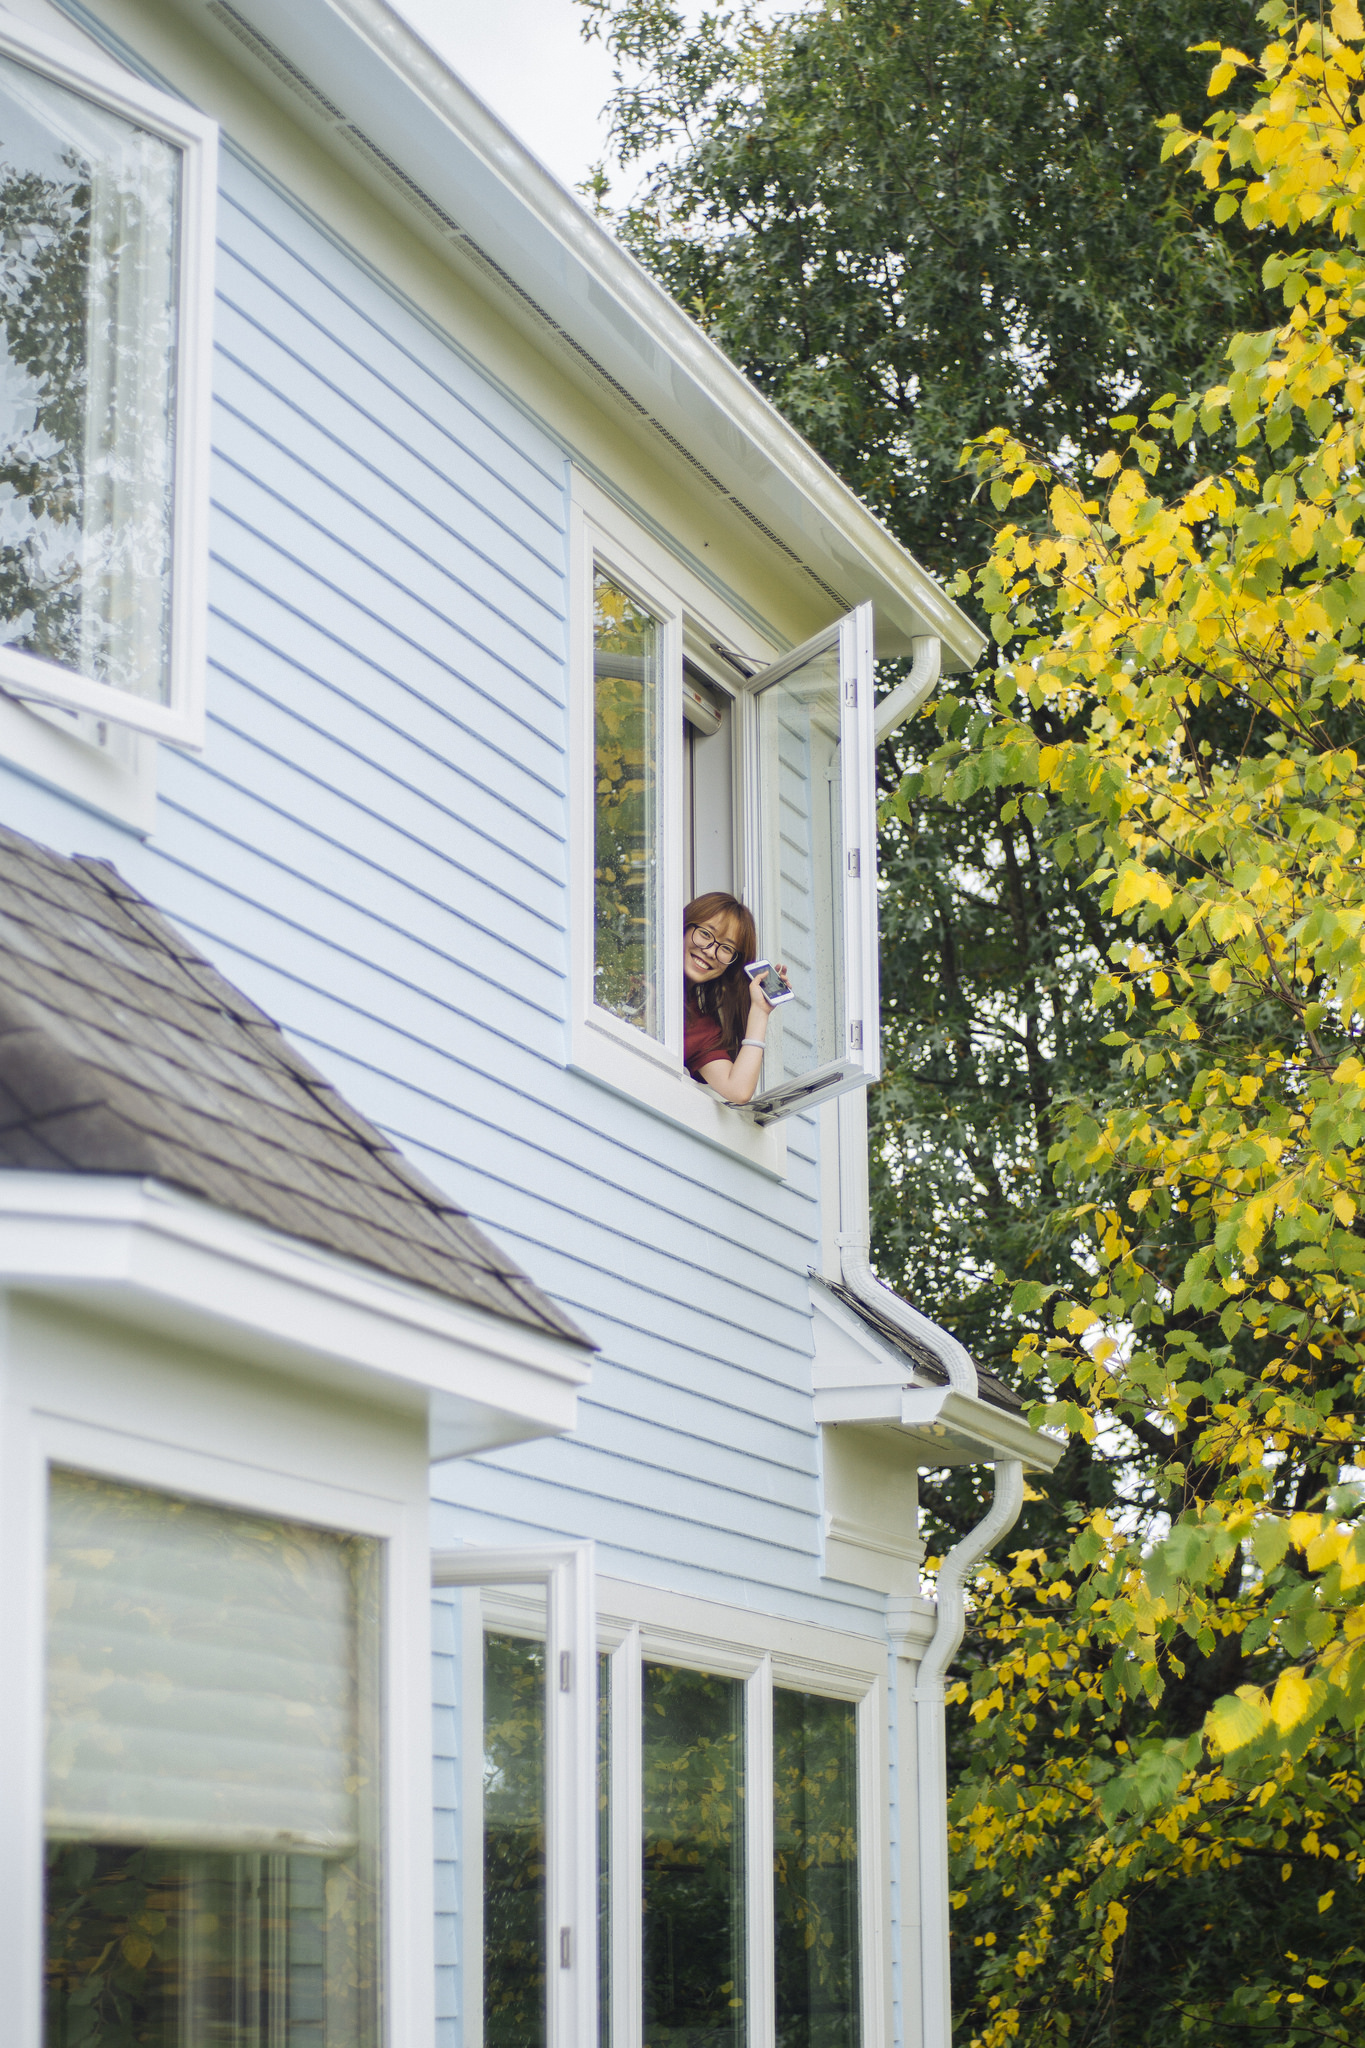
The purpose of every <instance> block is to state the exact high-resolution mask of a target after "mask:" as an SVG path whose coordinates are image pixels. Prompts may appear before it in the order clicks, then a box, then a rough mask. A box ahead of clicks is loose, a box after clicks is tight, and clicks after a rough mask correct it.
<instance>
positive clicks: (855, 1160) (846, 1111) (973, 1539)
mask: <svg viewBox="0 0 1365 2048" xmlns="http://www.w3.org/2000/svg"><path fill="white" fill-rule="evenodd" d="M937 644H938V643H937V642H935V643H934V645H935V647H937ZM889 701H890V700H889V699H888V702H889ZM907 715H908V714H907ZM837 1108H838V1112H839V1122H838V1142H839V1233H838V1243H839V1271H840V1276H841V1278H842V1280H843V1283H844V1285H845V1287H847V1288H848V1290H849V1292H850V1294H856V1295H857V1296H858V1297H859V1299H860V1300H862V1301H865V1302H866V1303H867V1304H868V1306H869V1307H870V1308H874V1309H876V1310H877V1311H878V1313H879V1314H881V1315H883V1316H886V1317H887V1318H888V1320H889V1321H891V1322H894V1323H896V1324H897V1325H898V1326H899V1327H900V1328H901V1329H902V1330H904V1331H905V1332H906V1334H907V1336H910V1337H914V1338H917V1339H918V1340H919V1342H920V1343H921V1344H925V1345H927V1346H928V1348H929V1349H930V1350H931V1351H932V1352H933V1353H934V1355H935V1356H936V1357H937V1358H940V1359H941V1360H942V1361H943V1365H944V1368H945V1370H946V1372H947V1374H948V1384H949V1385H950V1386H951V1387H953V1388H955V1389H956V1390H957V1391H958V1392H959V1393H963V1394H969V1395H970V1396H971V1397H972V1399H973V1400H975V1399H976V1398H977V1397H978V1388H977V1377H976V1365H975V1363H974V1361H973V1359H972V1356H971V1353H970V1352H969V1351H968V1350H967V1348H966V1346H965V1345H963V1344H960V1343H959V1342H958V1341H957V1339H956V1338H955V1337H954V1336H953V1335H952V1334H951V1333H950V1332H949V1331H947V1330H944V1329H941V1328H940V1327H939V1326H938V1324H937V1323H931V1322H930V1321H929V1319H928V1317H927V1316H923V1315H921V1314H920V1313H919V1311H918V1310H917V1309H913V1308H911V1306H910V1304H909V1302H906V1301H902V1300H901V1298H900V1296H899V1295H898V1294H896V1293H895V1292H894V1291H893V1290H892V1289H891V1288H889V1287H888V1286H886V1284H885V1282H884V1281H881V1280H879V1279H878V1278H877V1275H876V1274H875V1273H874V1272H873V1270H872V1265H871V1260H870V1256H869V1251H870V1218H869V1213H868V1186H867V1097H866V1095H865V1094H864V1093H863V1091H862V1090H861V1089H858V1090H856V1091H854V1092H853V1093H851V1094H848V1095H841V1096H840V1097H839V1098H838V1102H837ZM1023 1505H1024V1467H1023V1464H1022V1463H1021V1461H1020V1460H1019V1459H1018V1458H1002V1459H998V1460H997V1461H996V1464H995V1493H994V1498H993V1499H992V1502H991V1506H990V1509H989V1510H988V1512H987V1513H986V1514H985V1515H983V1516H982V1518H981V1520H980V1521H979V1522H978V1523H977V1524H976V1526H975V1527H974V1528H972V1529H969V1530H968V1532H967V1534H966V1535H965V1536H964V1537H963V1538H962V1541H961V1542H960V1543H955V1544H954V1545H953V1548H952V1549H951V1550H950V1551H949V1552H948V1555H947V1556H946V1557H945V1558H944V1560H943V1564H942V1566H941V1568H940V1570H939V1575H938V1612H937V1616H936V1619H935V1624H934V1633H933V1635H932V1637H931V1638H930V1640H929V1643H928V1646H927V1647H926V1649H925V1652H924V1655H923V1657H922V1658H921V1659H920V1662H919V1665H918V1668H917V1671H916V1677H915V1685H914V1690H913V1693H912V1695H911V1698H912V1701H913V1705H914V1712H915V1757H916V1794H917V1796H916V1801H915V1805H916V1812H917V1818H918V1824H919V1891H920V1900H919V1924H920V1955H919V1964H920V2024H921V2033H920V2038H919V2042H918V2044H917V2048H949V2044H950V2038H951V2035H952V2025H953V2016H952V1979H951V1973H950V1969H949V1960H948V1745H947V1735H946V1730H945V1725H944V1703H943V1691H944V1678H945V1675H946V1673H947V1670H948V1666H949V1665H950V1664H951V1663H952V1661H953V1658H954V1657H955V1656H956V1655H957V1651H958V1646H959V1644H960V1643H961V1641H962V1632H963V1629H964V1627H965V1625H966V1607H965V1599H964V1592H965V1583H966V1578H967V1574H968V1573H969V1572H970V1571H971V1569H972V1567H973V1565H975V1564H977V1563H978V1562H979V1560H980V1559H981V1558H983V1557H984V1556H985V1555H986V1552H987V1551H988V1550H989V1549H990V1548H991V1546H992V1545H993V1544H995V1543H998V1542H999V1541H1000V1538H1001V1537H1002V1536H1004V1535H1006V1534H1008V1532H1009V1531H1010V1530H1011V1529H1012V1528H1013V1527H1014V1525H1015V1523H1016V1522H1017V1521H1018V1519H1019V1511H1020V1509H1021V1508H1022V1507H1023ZM906 1804H908V1802H906ZM902 1811H904V1807H903V1808H902ZM909 1967H910V1958H909V1957H908V1956H905V1957H903V1958H902V1968H903V1970H904V1971H905V1972H906V1973H907V1974H908V1970H909ZM907 1995H908V1991H907Z"/></svg>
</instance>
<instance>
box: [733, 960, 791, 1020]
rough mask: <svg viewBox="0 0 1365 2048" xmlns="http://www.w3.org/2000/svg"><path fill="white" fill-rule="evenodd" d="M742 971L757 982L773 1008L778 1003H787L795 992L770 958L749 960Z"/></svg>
mask: <svg viewBox="0 0 1365 2048" xmlns="http://www.w3.org/2000/svg"><path fill="white" fill-rule="evenodd" d="M744 972H745V973H746V974H747V975H748V977H749V979H750V981H756V982H757V983H758V985H759V987H760V988H761V989H762V991H763V993H764V995H765V996H766V997H767V998H768V1001H769V1002H770V1003H771V1004H772V1006H773V1008H774V1009H776V1008H777V1006H778V1004H779V1003H789V1002H790V1001H791V1000H792V998H793V996H794V995H795V994H796V990H795V989H794V988H792V987H791V985H790V984H789V983H788V982H786V981H784V980H783V978H782V976H781V975H780V974H779V973H778V971H777V969H776V968H775V967H774V966H773V964H772V961H771V960H751V961H750V962H749V964H748V965H747V967H746V968H745V970H744Z"/></svg>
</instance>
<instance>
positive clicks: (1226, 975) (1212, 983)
mask: <svg viewBox="0 0 1365 2048" xmlns="http://www.w3.org/2000/svg"><path fill="white" fill-rule="evenodd" d="M1209 987H1210V988H1211V989H1212V990H1213V992H1214V994H1215V995H1220V996H1221V995H1224V994H1226V992H1227V991H1228V989H1230V988H1231V987H1232V969H1231V968H1230V967H1229V965H1228V963H1227V961H1226V960H1215V961H1214V963H1213V965H1212V967H1210V969H1209Z"/></svg>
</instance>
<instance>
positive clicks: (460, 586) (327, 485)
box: [213, 350, 565, 661]
mask: <svg viewBox="0 0 1365 2048" xmlns="http://www.w3.org/2000/svg"><path fill="white" fill-rule="evenodd" d="M221 353H222V354H226V353H227V351H226V350H222V351H221ZM255 381H256V382H257V383H258V384H259V383H262V381H263V380H262V379H260V378H257V379H256V380H255ZM266 388H269V387H266ZM274 396H275V397H276V398H277V399H279V402H280V403H281V404H282V405H287V404H288V403H289V401H288V400H287V399H285V398H283V397H282V396H281V394H280V393H279V392H275V393H274ZM213 402H214V405H215V406H216V407H217V408H218V410H219V411H220V412H224V413H226V414H227V416H228V417H229V419H234V420H238V421H240V423H241V425H242V426H244V427H245V428H246V429H247V431H248V432H249V433H251V434H254V435H255V436H256V438H257V439H258V440H261V441H264V442H265V444H266V446H267V447H270V448H274V449H275V450H277V452H278V453H279V454H281V455H282V456H284V458H285V460H286V461H287V462H289V463H291V464H292V465H293V467H294V468H295V469H297V470H301V471H302V473H303V474H304V475H305V476H308V477H312V478H313V480H314V482H315V483H318V484H320V485H321V486H322V488H323V490H325V491H328V492H330V493H331V495H332V496H333V497H334V498H338V499H340V501H341V503H342V504H343V505H349V506H350V507H351V508H352V510H353V511H355V512H358V513H359V514H360V516H361V518H362V519H365V520H368V521H369V523H370V525H371V526H377V527H378V528H379V529H380V530H381V532H384V533H387V534H388V535H389V537H390V538H391V539H392V540H396V541H397V542H399V544H400V545H401V546H402V548H403V549H404V550H405V552H406V553H407V554H409V555H410V556H412V557H413V559H414V560H415V561H418V562H425V563H426V565H427V567H428V568H429V569H432V570H434V572H435V573H436V575H437V576H439V577H440V578H441V579H442V581H443V582H446V583H452V584H454V586H455V588H456V589H457V590H462V591H463V592H464V594H465V596H466V597H470V598H472V599H473V600H474V602H475V604H477V605H478V606H479V608H480V610H481V611H486V612H490V613H491V614H492V615H493V617H494V618H497V619H501V620H502V622H503V624H504V625H505V626H506V627H507V628H508V629H509V631H511V632H513V633H516V634H518V635H519V636H520V637H521V638H522V639H523V640H529V641H530V643H531V645H532V647H537V648H539V649H540V651H541V653H542V654H547V655H549V657H550V659H551V660H552V661H562V659H563V651H562V649H561V648H560V647H557V646H554V645H553V644H551V643H550V642H549V641H545V640H542V639H540V638H539V637H538V635H537V634H535V633H533V632H532V631H531V630H530V628H529V627H527V626H524V625H523V624H522V623H521V621H520V620H519V619H516V618H514V617H513V616H512V614H511V613H510V612H508V611H505V610H504V609H503V607H502V606H501V605H499V604H495V603H494V602H493V601H492V599H491V598H490V596H489V595H488V593H487V591H486V590H481V589H479V588H478V586H477V585H475V584H473V583H469V582H466V581H465V579H464V577H462V576H457V575H456V573H455V571H454V569H453V568H451V567H450V565H449V564H448V563H446V562H442V561H441V560H439V558H438V557H437V556H435V555H433V554H431V553H429V552H428V550H427V549H426V548H424V547H421V546H419V545H418V543H417V541H416V540H415V538H414V537H413V535H412V534H410V533H404V532H403V531H402V529H401V528H400V527H397V526H393V525H391V524H390V522H389V521H388V520H387V519H381V517H380V516H379V514H378V512H376V511H375V509H374V507H373V505H367V504H366V503H365V502H364V501H363V500H362V499H360V498H356V497H353V496H352V494H351V493H350V492H349V491H348V490H345V489H344V488H343V487H342V485H341V484H340V483H339V482H338V481H337V479H336V478H335V477H330V476H328V475H326V473H325V472H324V471H323V470H320V469H317V468H315V466H314V465H313V464H312V463H311V462H308V461H306V460H305V458H304V456H303V455H302V454H301V453H300V452H299V450H298V449H297V448H291V447H289V446H288V445H287V444H286V443H285V442H283V441H281V440H278V439H277V438H276V436H275V435H274V434H270V433H267V431H266V429H265V428H264V427H263V426H262V425H261V424H260V422H259V420H254V419H252V418H251V417H250V416H249V415H248V414H247V413H244V412H242V411H241V410H240V408H239V407H237V406H235V405H234V404H233V403H232V401H231V400H230V399H227V398H225V397H224V396H223V394H222V392H221V391H217V392H215V393H214V398H213ZM294 410H295V411H296V412H298V411H299V408H298V407H295V408H294ZM299 416H300V418H303V417H306V415H304V414H303V413H302V412H299ZM318 432H319V433H325V432H326V429H325V428H321V427H320V428H318ZM328 438H329V439H333V440H335V436H329V437H328ZM341 445H342V444H341V443H340V442H338V443H337V446H338V447H340V446H341ZM214 452H215V454H216V455H218V457H219V458H220V460H222V461H224V462H233V466H234V467H236V468H238V469H240V470H241V472H242V474H243V475H244V476H249V477H251V479H252V481H253V482H254V483H256V484H259V485H260V488H261V489H262V490H271V489H272V486H271V485H269V484H267V483H265V482H264V481H263V480H262V478H261V477H260V476H259V474H258V473H257V472H256V471H255V470H252V469H248V468H247V466H246V464H245V462H235V461H234V459H233V458H232V457H230V456H229V455H228V454H227V453H226V451H225V450H224V449H223V448H222V447H221V446H220V445H219V444H218V442H217V440H216V439H215V442H214ZM346 452H347V454H348V455H349V456H350V458H351V460H352V461H354V462H357V463H360V464H361V466H362V467H363V468H365V469H368V470H369V471H370V473H371V475H373V476H376V477H379V478H380V480H381V481H382V482H383V483H386V484H387V485H388V487H389V489H390V490H392V491H395V492H397V494H398V495H399V497H402V498H406V499H407V501H408V503H409V504H410V505H413V506H416V507H417V509H418V510H419V511H422V512H425V513H426V516H427V517H428V518H429V519H430V520H431V522H432V524H433V525H434V526H437V527H439V528H440V530H441V531H442V532H443V533H445V534H447V535H448V537H449V538H450V540H451V541H452V542H453V543H454V544H455V545H456V546H458V547H461V548H463V549H465V551H466V552H467V553H468V554H471V555H473V556H474V557H475V558H476V560H478V561H480V562H482V563H483V564H484V565H485V567H487V568H489V569H491V570H492V572H493V574H494V575H495V576H496V577H497V579H498V581H499V582H500V583H509V584H510V585H511V586H512V588H513V589H514V590H519V591H520V592H521V594H522V596H523V597H525V598H526V599H528V601H529V602H530V603H531V604H533V605H535V606H536V607H537V609H538V610H540V611H542V612H544V613H545V614H546V616H547V618H548V620H549V621H550V623H551V624H552V625H555V626H560V627H562V626H563V624H564V617H565V614H564V608H563V606H562V605H552V604H549V603H548V602H547V601H546V599H545V598H543V597H542V596H541V595H540V593H539V592H538V591H535V590H532V589H530V588H529V586H528V585H527V584H525V583H523V582H521V581H520V579H519V578H518V577H516V576H514V575H513V574H512V572H511V570H510V569H508V567H507V566H506V564H505V563H503V562H496V561H494V560H493V558H492V556H491V555H486V554H485V553H484V551H483V549H482V548H479V547H476V546H475V544H474V543H473V541H471V540H467V539H466V538H465V536H464V535H463V534H461V533H457V532H456V531H455V529H454V528H453V527H449V526H446V525H445V523H444V521H442V520H439V519H437V518H436V517H435V515H434V514H432V513H431V512H430V511H428V509H427V508H426V507H425V506H418V505H417V500H416V499H415V498H411V497H409V496H408V493H407V492H406V491H404V490H402V489H400V487H399V486H398V485H397V484H396V483H394V482H393V479H392V478H391V477H385V476H383V475H382V472H381V471H380V470H378V469H376V468H375V467H374V466H373V464H371V463H369V462H366V461H365V460H364V458H363V457H362V456H359V455H357V454H356V453H355V451H354V450H353V449H348V450H347V451H346ZM294 510H295V511H296V512H298V513H299V515H300V517H302V518H309V519H311V514H308V513H305V512H303V511H302V509H301V507H299V506H297V505H296V506H295V507H294ZM312 523H313V524H314V525H315V526H316V527H317V528H318V531H319V532H320V533H326V534H328V535H329V537H330V538H331V539H333V540H334V541H336V543H337V545H338V546H340V547H347V548H351V543H350V542H349V541H343V540H342V539H341V537H340V536H339V534H337V533H336V532H335V530H334V529H333V528H332V527H329V526H324V525H323V524H322V522H321V520H312ZM351 552H352V553H353V554H356V555H358V556H359V558H360V560H361V561H365V562H369V564H370V567H371V568H372V569H374V570H375V571H376V573H377V574H380V575H385V574H387V571H384V570H380V569H379V567H378V565H377V563H375V562H374V561H373V559H372V558H371V557H370V556H369V555H367V554H363V553H361V551H360V549H358V548H351ZM390 580H391V581H395V582H396V581H397V579H396V578H390ZM560 581H561V585H562V582H563V575H562V572H561V576H560ZM398 587H399V588H400V589H403V588H405V587H406V586H404V585H402V584H399V586H398ZM429 609H431V610H432V611H436V612H437V615H438V617H444V616H445V614H444V613H442V612H440V611H439V609H438V607H437V606H436V605H434V604H432V605H431V606H430V607H429Z"/></svg>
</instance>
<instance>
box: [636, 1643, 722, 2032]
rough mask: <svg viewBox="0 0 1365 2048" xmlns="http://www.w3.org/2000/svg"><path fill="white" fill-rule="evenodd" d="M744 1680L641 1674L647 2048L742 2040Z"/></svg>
mask: <svg viewBox="0 0 1365 2048" xmlns="http://www.w3.org/2000/svg"><path fill="white" fill-rule="evenodd" d="M743 1702H744V1688H743V1686H742V1685H741V1684H740V1683H739V1682H738V1681H737V1680H735V1679H730V1678H715V1677H711V1676H709V1675H708V1674H706V1673H704V1672H699V1671H684V1670H679V1669H677V1668H675V1667H673V1666H671V1665H665V1664H647V1665H646V1666H645V1673H644V1731H643V1733H644V1743H643V1769H644V1836H645V1841H644V2042H645V2048H744V2043H745V2041H746V2038H747V2024H746V2001H745V1962H744V1950H745V1916H744V1789H745V1788H744V1737H743V1727H744V1705H743Z"/></svg>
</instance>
